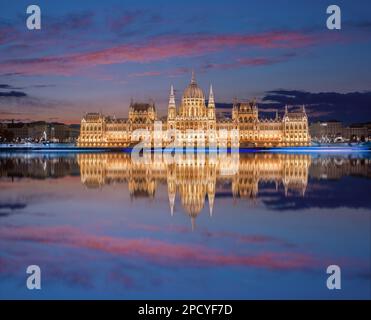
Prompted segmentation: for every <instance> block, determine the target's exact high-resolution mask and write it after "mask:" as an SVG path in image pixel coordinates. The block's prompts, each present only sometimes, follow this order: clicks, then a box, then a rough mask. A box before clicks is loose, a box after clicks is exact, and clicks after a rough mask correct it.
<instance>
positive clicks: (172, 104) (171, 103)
mask: <svg viewBox="0 0 371 320" xmlns="http://www.w3.org/2000/svg"><path fill="white" fill-rule="evenodd" d="M172 107H173V108H175V95H174V87H173V85H171V87H170V95H169V108H172Z"/></svg>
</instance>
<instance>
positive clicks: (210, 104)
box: [207, 85, 215, 120]
mask: <svg viewBox="0 0 371 320" xmlns="http://www.w3.org/2000/svg"><path fill="white" fill-rule="evenodd" d="M207 107H208V109H209V111H208V113H209V114H208V116H209V119H210V120H215V100H214V92H213V86H212V85H210V93H209V102H208V104H207Z"/></svg>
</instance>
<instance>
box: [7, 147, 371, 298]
mask: <svg viewBox="0 0 371 320" xmlns="http://www.w3.org/2000/svg"><path fill="white" fill-rule="evenodd" d="M235 157H236V158H235V159H232V158H231V157H228V158H227V159H226V158H219V157H215V158H212V159H210V158H209V157H206V158H205V159H200V158H197V159H195V158H193V156H191V157H188V158H185V157H181V158H178V159H175V161H173V162H171V161H169V159H163V158H161V156H159V158H158V157H157V158H156V159H153V158H152V159H150V161H149V163H134V162H133V161H132V160H131V159H130V155H128V154H123V153H121V154H113V153H110V154H78V155H75V154H65V155H52V154H27V155H24V154H12V155H10V154H4V153H3V154H0V164H1V167H0V168H1V169H0V175H1V178H0V190H1V193H0V247H1V248H0V298H122V299H135V298H149V299H151V298H152V299H157V298H170V299H171V298H189V299H197V298H209V299H224V298H236V299H243V298H330V299H331V298H363V299H370V277H371V273H370V257H371V255H370V226H371V225H370V221H371V220H370V213H371V212H370V206H371V202H370V201H369V189H370V186H371V184H370V177H371V170H370V168H371V166H370V158H369V157H368V156H364V155H363V156H362V155H352V156H350V155H305V154H300V155H298V154H296V155H295V154H291V155H290V154H240V155H235ZM226 169H227V170H226ZM31 264H37V265H39V266H40V267H41V269H42V290H41V291H37V292H35V291H29V290H27V288H26V286H25V281H26V272H25V270H26V267H27V266H28V265H31ZM330 264H338V265H339V266H341V268H342V290H339V291H330V290H328V289H327V287H326V279H327V274H326V268H327V266H328V265H330Z"/></svg>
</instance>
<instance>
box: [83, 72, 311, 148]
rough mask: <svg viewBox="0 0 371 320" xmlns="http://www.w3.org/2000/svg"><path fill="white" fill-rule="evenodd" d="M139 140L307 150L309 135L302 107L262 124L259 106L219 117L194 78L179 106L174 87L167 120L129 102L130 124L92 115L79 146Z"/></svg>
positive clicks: (239, 106)
mask: <svg viewBox="0 0 371 320" xmlns="http://www.w3.org/2000/svg"><path fill="white" fill-rule="evenodd" d="M159 123H160V128H161V130H158V127H159ZM144 133H145V134H144ZM139 141H145V142H146V143H148V146H152V147H158V146H159V145H158V144H159V143H160V146H162V147H166V146H168V145H170V144H172V145H173V146H174V147H196V146H205V147H212V146H215V147H272V146H307V145H309V144H310V135H309V131H308V117H307V114H306V112H305V108H304V106H302V107H301V108H300V109H298V108H296V110H293V111H292V110H289V109H288V107H287V106H286V107H285V110H284V114H283V116H279V114H278V112H276V116H275V117H274V118H271V119H261V118H260V117H259V110H258V106H257V105H256V103H255V101H253V102H247V103H242V102H234V103H233V109H232V113H231V115H230V117H226V116H223V117H220V116H218V115H217V114H216V111H215V99H214V93H213V89H212V86H210V91H209V99H208V100H207V104H206V99H205V95H204V92H203V91H202V89H201V88H200V87H199V86H198V85H197V82H196V80H195V77H194V74H192V80H191V83H190V84H189V85H188V87H187V88H186V89H185V90H184V92H183V95H182V99H181V102H180V104H179V105H177V104H176V100H175V94H174V88H173V86H171V89H170V96H169V104H168V113H167V117H166V118H163V119H160V118H159V117H158V115H157V112H156V107H155V104H154V103H136V102H131V103H130V108H129V118H128V119H117V118H115V117H110V116H105V115H103V114H101V113H88V114H87V115H86V116H84V117H83V119H82V121H81V131H80V136H79V139H78V146H80V147H129V146H133V145H135V144H137V143H138V142H139Z"/></svg>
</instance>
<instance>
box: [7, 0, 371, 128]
mask: <svg viewBox="0 0 371 320" xmlns="http://www.w3.org/2000/svg"><path fill="white" fill-rule="evenodd" d="M332 2H333V1H332ZM332 2H331V3H330V2H328V1H322V0H314V1H288V0H287V1H284V0H282V1H252V0H251V1H234V0H230V1H192V0H188V1H161V0H157V1H121V0H106V1H97V0H90V1H31V2H30V1H22V0H19V1H8V0H2V1H1V8H0V119H3V120H4V119H7V120H10V119H15V120H28V121H30V120H47V121H60V122H68V123H78V122H80V119H81V117H82V116H83V115H84V114H85V113H86V112H95V111H101V112H103V113H104V114H108V115H113V114H114V115H116V116H117V117H126V116H127V111H128V105H129V103H130V99H131V98H133V99H135V100H137V101H144V102H146V101H148V100H149V99H153V100H154V101H155V103H156V106H157V109H158V112H159V114H160V115H164V114H166V109H167V100H168V93H169V88H170V85H171V84H173V85H174V87H175V89H176V94H177V102H179V100H180V98H181V94H182V91H183V90H184V88H185V87H186V86H187V85H188V83H189V81H190V77H191V70H192V69H194V71H195V73H196V78H197V81H198V83H199V85H200V86H201V87H202V88H203V89H204V91H205V94H208V88H209V86H210V84H211V83H212V85H213V88H214V94H215V99H216V102H217V103H231V101H232V99H233V98H234V97H237V98H239V99H249V98H253V97H256V98H257V99H258V101H260V102H261V103H262V108H261V109H264V107H265V108H266V109H267V110H269V106H266V104H267V103H270V102H275V103H279V104H280V103H284V102H295V104H296V103H297V104H300V103H305V104H307V105H308V108H307V110H308V113H309V117H310V120H311V117H312V119H316V118H321V117H322V118H324V119H334V118H337V119H340V120H343V121H346V120H348V121H370V120H371V111H370V110H371V94H370V91H371V75H370V70H371V59H370V57H371V14H370V13H371V2H370V1H369V0H364V1H361V0H357V1H340V0H337V1H335V2H334V3H332ZM30 4H38V5H39V6H40V8H41V12H42V22H41V23H42V29H41V30H34V31H30V30H28V29H27V28H26V17H27V15H26V8H27V6H28V5H30ZM330 4H337V5H338V6H340V8H341V12H342V29H341V30H328V29H327V28H326V19H327V16H328V15H327V14H326V8H327V6H328V5H330ZM303 91H304V92H303ZM320 92H327V93H329V92H332V94H322V95H319V94H318V93H320ZM356 92H358V93H356ZM282 97H283V98H282ZM288 97H289V98H288ZM290 99H291V100H290Z"/></svg>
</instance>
